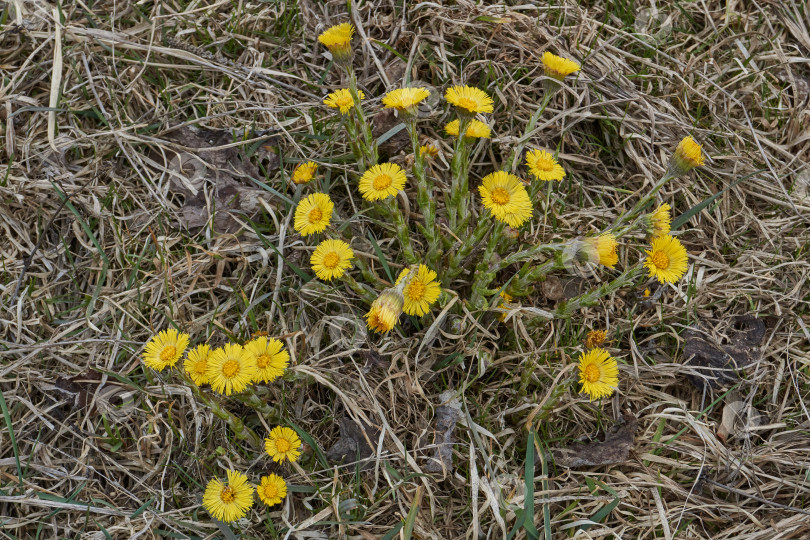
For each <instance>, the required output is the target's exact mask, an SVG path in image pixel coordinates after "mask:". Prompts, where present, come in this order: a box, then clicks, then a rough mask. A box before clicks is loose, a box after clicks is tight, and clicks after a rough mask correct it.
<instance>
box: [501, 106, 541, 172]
mask: <svg viewBox="0 0 810 540" xmlns="http://www.w3.org/2000/svg"><path fill="white" fill-rule="evenodd" d="M552 97H553V94H552V93H550V92H546V93H545V94H544V95H543V102H542V103H541V104H540V106H539V107H538V108H537V110H536V111H534V114H533V115H532V117H531V118H530V119H529V123H528V124H526V129H525V130H524V131H523V136H522V137H521V138H520V139H518V141H517V142H516V143H515V146H514V147H513V148H512V153H511V154H510V156H509V159H507V160H506V167H505V168H504V170H508V171H509V172H511V173H513V174H514V172H515V170H516V169H517V166H518V163H519V162H520V156H521V155H522V154H523V148H524V147H525V146H526V143H527V142H528V141H529V139H530V138H531V137H532V132H533V131H534V128H535V127H537V122H538V121H539V120H540V117H541V116H543V112H544V111H545V110H546V107H547V106H548V104H549V102H550V101H551V98H552Z"/></svg>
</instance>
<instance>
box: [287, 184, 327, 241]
mask: <svg viewBox="0 0 810 540" xmlns="http://www.w3.org/2000/svg"><path fill="white" fill-rule="evenodd" d="M334 207H335V205H334V203H333V202H332V199H330V198H329V195H327V194H325V193H313V194H312V195H310V196H309V197H307V198H306V199H304V200H302V201H301V202H299V203H298V206H297V207H296V209H295V230H296V231H298V232H300V233H301V234H302V235H303V236H309V235H310V234H312V233H318V232H321V231H323V230H324V229H326V227H328V226H329V221H330V220H331V219H332V209H333V208H334Z"/></svg>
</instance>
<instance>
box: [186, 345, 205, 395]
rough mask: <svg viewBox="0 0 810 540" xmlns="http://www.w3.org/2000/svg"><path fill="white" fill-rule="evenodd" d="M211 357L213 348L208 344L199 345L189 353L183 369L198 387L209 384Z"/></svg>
mask: <svg viewBox="0 0 810 540" xmlns="http://www.w3.org/2000/svg"><path fill="white" fill-rule="evenodd" d="M210 356H211V347H210V346H209V345H208V344H207V343H202V344H200V345H197V346H196V347H194V348H193V349H191V350H190V351H189V352H188V356H187V357H186V361H185V362H183V369H185V370H186V373H188V376H189V377H191V380H192V381H194V384H196V385H197V386H202V385H204V384H206V383H207V382H208V373H207V371H208V358H209V357H210Z"/></svg>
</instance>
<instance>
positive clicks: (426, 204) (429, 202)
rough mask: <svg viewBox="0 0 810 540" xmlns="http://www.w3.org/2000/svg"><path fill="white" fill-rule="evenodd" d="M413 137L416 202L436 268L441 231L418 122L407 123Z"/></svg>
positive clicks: (430, 263)
mask: <svg viewBox="0 0 810 540" xmlns="http://www.w3.org/2000/svg"><path fill="white" fill-rule="evenodd" d="M405 125H406V127H407V128H408V134H409V135H410V136H411V146H412V147H413V168H412V172H413V176H414V178H415V179H416V202H417V203H418V204H419V211H420V212H421V213H422V216H423V218H424V220H425V227H424V235H425V239H426V240H427V244H428V255H427V263H428V266H430V267H431V268H435V267H436V260H437V259H438V255H439V231H438V229H437V228H436V199H435V198H434V197H433V183H432V182H431V181H430V179H429V178H428V176H427V172H426V166H425V156H423V155H422V153H421V152H420V151H419V133H418V132H417V131H416V120H415V119H411V120H409V121H408V122H406V123H405Z"/></svg>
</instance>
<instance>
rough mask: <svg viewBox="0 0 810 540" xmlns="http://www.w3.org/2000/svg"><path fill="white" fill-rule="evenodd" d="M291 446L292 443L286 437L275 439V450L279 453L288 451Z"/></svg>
mask: <svg viewBox="0 0 810 540" xmlns="http://www.w3.org/2000/svg"><path fill="white" fill-rule="evenodd" d="M291 447H292V445H291V444H290V441H288V440H287V439H278V440H276V450H278V451H279V452H281V453H284V452H286V451H288V450H289V449H290V448H291Z"/></svg>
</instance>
